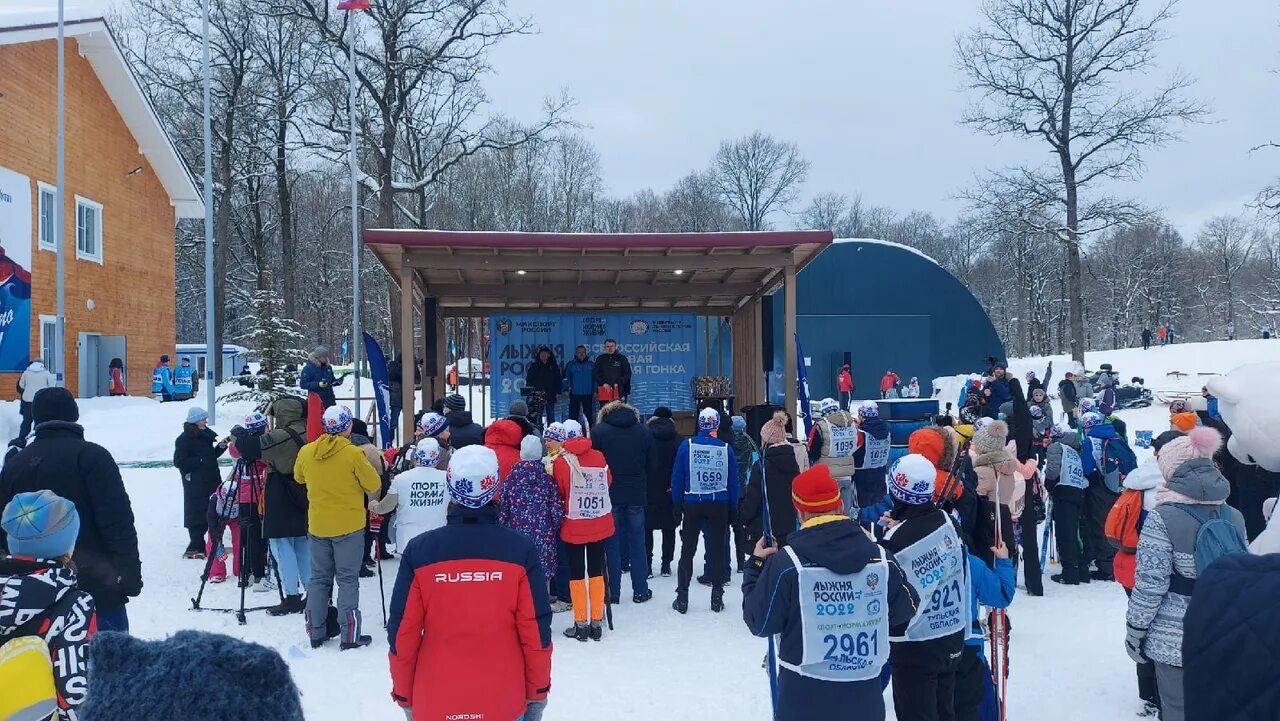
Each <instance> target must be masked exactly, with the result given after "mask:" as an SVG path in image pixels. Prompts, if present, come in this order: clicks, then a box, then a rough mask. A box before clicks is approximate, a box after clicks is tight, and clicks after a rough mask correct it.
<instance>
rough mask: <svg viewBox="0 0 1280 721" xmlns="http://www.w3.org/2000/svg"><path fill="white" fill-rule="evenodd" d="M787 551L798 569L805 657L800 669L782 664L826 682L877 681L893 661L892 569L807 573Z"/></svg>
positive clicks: (881, 563) (875, 565)
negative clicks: (844, 573)
mask: <svg viewBox="0 0 1280 721" xmlns="http://www.w3.org/2000/svg"><path fill="white" fill-rule="evenodd" d="M783 550H785V551H786V552H787V555H789V556H790V557H791V562H792V563H793V564H795V567H796V582H797V583H798V584H799V590H800V594H799V600H800V627H801V629H802V633H803V637H802V638H803V644H802V649H803V651H802V653H801V659H800V663H798V664H792V663H787V662H786V661H780V662H779V663H780V664H781V665H782V666H784V667H785V668H788V669H790V670H792V671H794V672H795V673H798V674H800V675H801V676H808V677H809V678H816V679H822V680H824V681H866V680H869V679H873V678H877V677H878V676H879V675H880V670H881V668H883V667H884V664H885V662H886V661H887V660H888V659H889V638H888V637H889V602H888V598H887V596H888V592H887V587H888V585H889V564H888V563H887V562H885V561H883V560H882V561H878V562H876V563H873V564H870V565H868V566H866V567H864V568H863V569H862V570H861V571H859V572H858V573H852V574H848V575H842V574H838V573H835V572H833V571H830V570H828V569H826V568H821V567H805V566H803V565H802V564H801V563H800V558H799V557H798V556H797V555H796V552H795V551H794V550H792V548H791V547H790V546H788V547H786V548H784V549H783Z"/></svg>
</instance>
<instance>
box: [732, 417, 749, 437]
mask: <svg viewBox="0 0 1280 721" xmlns="http://www.w3.org/2000/svg"><path fill="white" fill-rule="evenodd" d="M729 423H730V424H732V425H733V430H734V432H735V433H743V432H745V431H746V430H747V419H746V418H743V417H742V416H730V417H729Z"/></svg>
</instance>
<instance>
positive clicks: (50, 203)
mask: <svg viewBox="0 0 1280 721" xmlns="http://www.w3.org/2000/svg"><path fill="white" fill-rule="evenodd" d="M36 185H37V186H38V187H39V189H40V233H39V238H40V249H41V250H52V251H57V250H58V247H57V245H56V244H55V243H54V242H53V219H54V215H53V209H54V206H56V205H57V203H58V189H57V188H55V187H53V186H52V185H47V184H45V183H39V182H38V183H36Z"/></svg>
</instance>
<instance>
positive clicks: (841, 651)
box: [822, 631, 880, 661]
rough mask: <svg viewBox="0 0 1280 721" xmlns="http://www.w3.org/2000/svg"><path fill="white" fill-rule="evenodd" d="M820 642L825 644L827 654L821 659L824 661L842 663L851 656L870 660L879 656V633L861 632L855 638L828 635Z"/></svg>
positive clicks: (852, 636)
mask: <svg viewBox="0 0 1280 721" xmlns="http://www.w3.org/2000/svg"><path fill="white" fill-rule="evenodd" d="M822 642H823V643H825V644H827V653H826V655H825V656H823V657H822V659H823V660H824V661H842V660H846V659H848V658H850V657H853V656H858V657H860V658H870V657H872V656H878V655H879V654H880V632H879V631H872V632H870V633H868V632H866V631H863V632H861V633H859V634H857V635H856V636H855V635H854V634H852V633H842V634H840V635H838V636H837V635H836V634H834V633H829V634H827V635H826V636H824V637H823V638H822Z"/></svg>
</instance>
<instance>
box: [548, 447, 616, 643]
mask: <svg viewBox="0 0 1280 721" xmlns="http://www.w3.org/2000/svg"><path fill="white" fill-rule="evenodd" d="M567 425H568V424H566V426H567ZM573 425H574V426H576V425H577V424H576V423H574V424H573ZM569 436H570V437H569V438H568V440H566V441H565V443H564V447H563V451H562V452H561V454H560V457H558V458H556V462H555V465H554V466H552V474H553V475H554V476H555V479H556V485H557V486H559V488H560V500H561V502H562V503H564V523H563V524H562V525H561V526H560V538H561V539H562V540H563V541H564V542H565V543H566V544H568V545H569V598H570V599H572V601H573V625H572V626H570V627H569V628H566V629H565V630H564V635H565V636H566V637H568V638H576V639H578V640H579V641H586V640H587V639H592V640H595V641H599V640H600V639H601V637H603V635H604V629H603V627H602V622H603V620H604V541H605V539H606V538H609V537H610V536H612V535H613V505H612V504H611V503H610V501H609V486H610V485H612V483H613V476H612V475H611V474H610V473H609V465H608V464H607V463H605V460H604V454H602V453H601V452H600V451H597V450H596V449H594V448H592V447H591V439H590V438H584V437H582V435H581V433H580V431H577V430H574V429H572V427H571V430H570V432H569ZM588 604H589V606H588Z"/></svg>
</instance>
